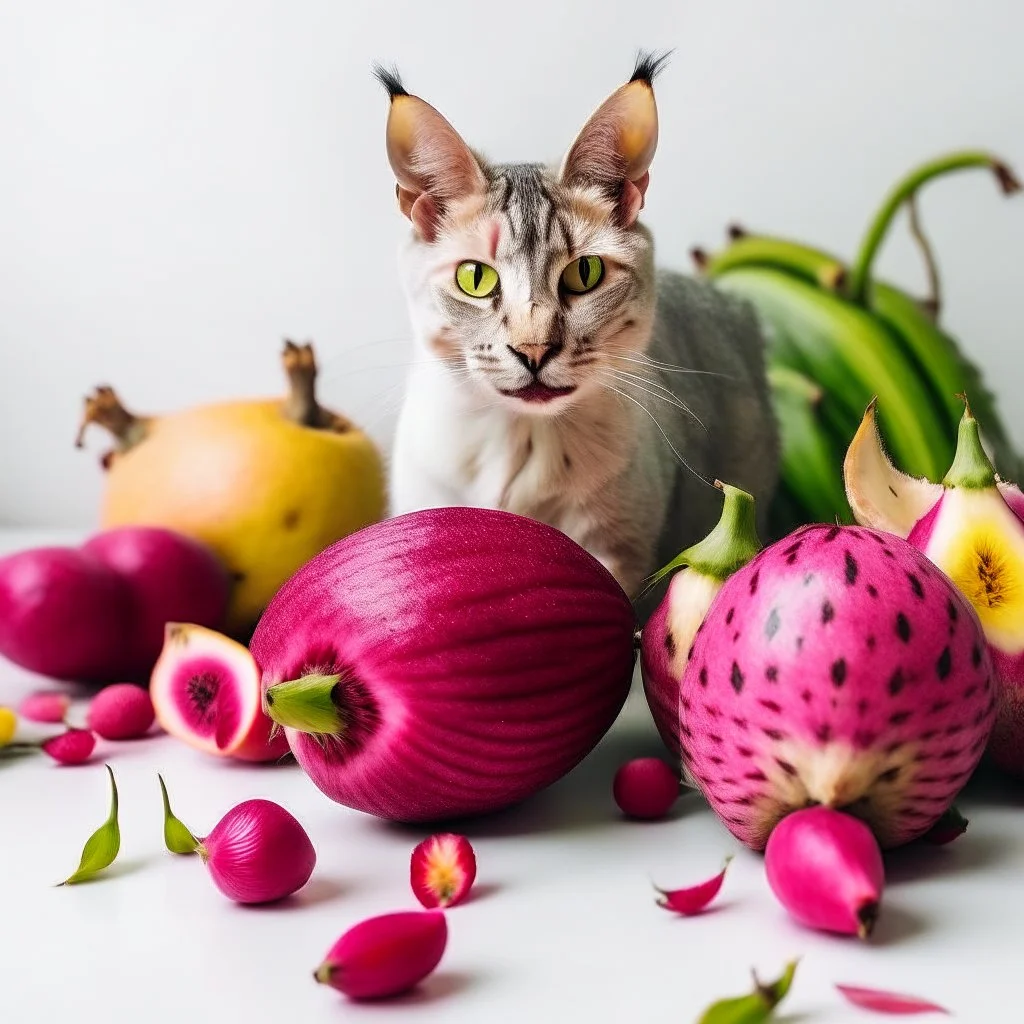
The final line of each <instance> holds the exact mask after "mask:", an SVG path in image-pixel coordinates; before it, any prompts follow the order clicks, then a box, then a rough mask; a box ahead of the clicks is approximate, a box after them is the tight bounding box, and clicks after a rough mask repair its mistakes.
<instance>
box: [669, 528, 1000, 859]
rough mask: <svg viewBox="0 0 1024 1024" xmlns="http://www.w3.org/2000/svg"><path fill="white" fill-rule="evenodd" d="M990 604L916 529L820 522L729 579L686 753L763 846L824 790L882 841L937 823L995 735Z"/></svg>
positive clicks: (699, 651)
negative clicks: (971, 592)
mask: <svg viewBox="0 0 1024 1024" xmlns="http://www.w3.org/2000/svg"><path fill="white" fill-rule="evenodd" d="M991 675H992V665H991V661H990V658H989V654H988V650H987V648H986V646H985V641H984V636H983V634H982V631H981V626H980V623H979V621H978V618H977V616H976V615H975V613H974V610H973V609H972V607H971V605H970V603H969V602H968V601H967V600H966V599H965V598H964V597H963V595H962V594H961V593H960V591H959V590H957V588H956V587H955V586H954V585H953V584H952V583H951V582H950V581H949V579H948V578H947V577H946V576H945V575H944V574H943V573H942V572H940V571H939V570H938V569H937V568H936V567H935V566H934V565H933V564H932V563H931V562H929V561H928V559H927V558H925V557H924V555H922V554H921V552H919V551H918V550H917V549H916V548H914V547H912V546H911V545H910V544H908V543H907V542H906V541H903V540H901V539H900V538H898V537H894V536H891V535H887V534H884V533H881V532H877V531H874V530H870V529H864V528H858V527H840V526H829V525H824V524H822V525H813V526H806V527H803V528H801V529H799V530H797V531H795V532H794V533H793V534H791V535H790V536H788V537H786V538H784V539H783V540H781V541H777V542H776V543H775V544H773V545H771V546H770V547H768V548H765V550H763V551H762V552H761V553H760V554H758V555H757V556H756V557H755V558H754V559H752V560H751V561H750V562H749V563H748V564H747V565H746V566H744V567H743V568H742V569H740V570H738V571H737V572H736V573H734V574H733V575H732V576H730V577H729V579H728V580H726V582H725V584H724V585H723V587H722V589H721V590H720V591H719V593H718V596H717V598H716V599H715V602H714V604H713V605H712V606H711V609H710V610H709V612H708V615H707V617H706V618H705V620H704V623H703V625H702V626H701V628H700V630H699V631H698V633H697V637H696V639H695V641H694V645H693V651H692V654H691V656H690V660H689V664H688V666H687V669H686V674H685V676H684V677H683V684H682V688H681V694H680V700H679V718H680V741H681V748H682V749H681V756H682V761H683V765H684V766H685V767H686V769H687V771H688V774H689V775H690V777H691V778H692V779H693V780H694V782H695V784H696V785H697V786H698V787H699V788H700V789H701V791H702V792H703V793H704V795H705V797H706V798H707V800H708V801H709V803H710V804H711V806H712V808H713V809H714V810H715V812H716V813H717V814H718V815H719V817H720V818H721V819H722V821H723V822H724V824H725V825H726V827H727V828H728V829H729V830H730V831H731V832H732V833H733V835H735V836H736V838H737V839H739V840H740V841H742V842H743V843H745V844H746V845H748V846H749V847H751V848H752V849H755V850H763V849H764V847H765V844H766V843H767V840H768V837H769V835H770V834H771V831H772V829H773V827H774V826H775V825H776V824H777V823H778V822H779V821H780V820H781V819H782V818H783V817H784V816H785V815H786V814H788V813H790V812H791V811H794V810H797V809H800V808H803V807H808V806H813V805H815V804H822V805H825V806H829V807H834V808H836V809H839V810H845V811H847V812H848V813H850V814H852V815H854V816H856V817H858V818H861V819H862V820H863V821H865V822H867V824H868V825H869V826H870V827H871V828H872V830H873V831H874V833H875V835H876V837H877V838H878V841H879V843H880V845H881V846H882V847H883V848H888V847H893V846H898V845H901V844H903V843H907V842H910V841H911V840H913V839H916V838H917V837H919V836H921V835H923V834H924V833H926V832H927V831H928V829H929V828H931V826H932V825H933V824H934V823H935V822H936V821H937V820H938V819H939V818H940V816H941V815H942V814H943V812H944V811H946V810H947V808H949V807H950V806H951V804H952V803H953V800H954V798H955V797H956V795H957V793H958V792H959V791H960V789H961V788H962V787H963V785H964V783H965V782H966V781H967V779H968V778H969V777H970V775H971V774H972V772H973V771H974V768H975V767H976V765H977V763H978V760H979V759H980V757H981V755H982V753H983V751H984V749H985V745H986V743H987V741H988V737H989V733H990V731H991V729H992V723H993V720H994V718H995V710H996V699H995V691H994V685H993V683H992V680H991Z"/></svg>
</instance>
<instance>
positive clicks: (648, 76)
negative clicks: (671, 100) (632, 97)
mask: <svg viewBox="0 0 1024 1024" xmlns="http://www.w3.org/2000/svg"><path fill="white" fill-rule="evenodd" d="M671 56H672V51H671V50H666V51H665V52H664V53H658V54H656V53H654V52H653V51H651V50H641V51H640V52H639V53H638V54H637V55H636V65H635V66H634V68H633V76H632V77H631V78H630V81H631V82H646V83H647V84H648V85H653V84H654V79H655V78H657V76H658V75H659V74H660V73H661V71H662V69H663V68H664V67H665V65H666V64H667V63H668V61H669V58H670V57H671Z"/></svg>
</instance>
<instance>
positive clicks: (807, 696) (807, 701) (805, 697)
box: [800, 690, 814, 704]
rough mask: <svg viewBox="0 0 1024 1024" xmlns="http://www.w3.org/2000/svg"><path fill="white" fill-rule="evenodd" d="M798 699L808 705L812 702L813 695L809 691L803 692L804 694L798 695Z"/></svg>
mask: <svg viewBox="0 0 1024 1024" xmlns="http://www.w3.org/2000/svg"><path fill="white" fill-rule="evenodd" d="M800 699H801V700H802V701H803V702H804V703H805V704H810V703H811V701H812V700H813V699H814V694H813V693H811V691H810V690H804V692H803V693H801V694H800Z"/></svg>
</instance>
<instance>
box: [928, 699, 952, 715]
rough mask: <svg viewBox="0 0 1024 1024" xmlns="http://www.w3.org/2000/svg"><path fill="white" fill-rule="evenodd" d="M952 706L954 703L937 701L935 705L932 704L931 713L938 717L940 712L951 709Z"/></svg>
mask: <svg viewBox="0 0 1024 1024" xmlns="http://www.w3.org/2000/svg"><path fill="white" fill-rule="evenodd" d="M952 704H953V702H952V701H950V700H937V701H935V703H934V704H932V706H931V708H930V709H929V713H930V714H933V715H937V714H939V713H940V712H942V711H945V710H946V709H947V708H949V707H951V706H952Z"/></svg>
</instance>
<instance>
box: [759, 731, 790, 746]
mask: <svg viewBox="0 0 1024 1024" xmlns="http://www.w3.org/2000/svg"><path fill="white" fill-rule="evenodd" d="M761 732H763V733H764V734H765V736H767V737H768V739H770V740H775V742H776V743H778V742H779V740H784V739H785V738H786V734H785V733H783V732H779V730H778V729H762V730H761Z"/></svg>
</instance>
